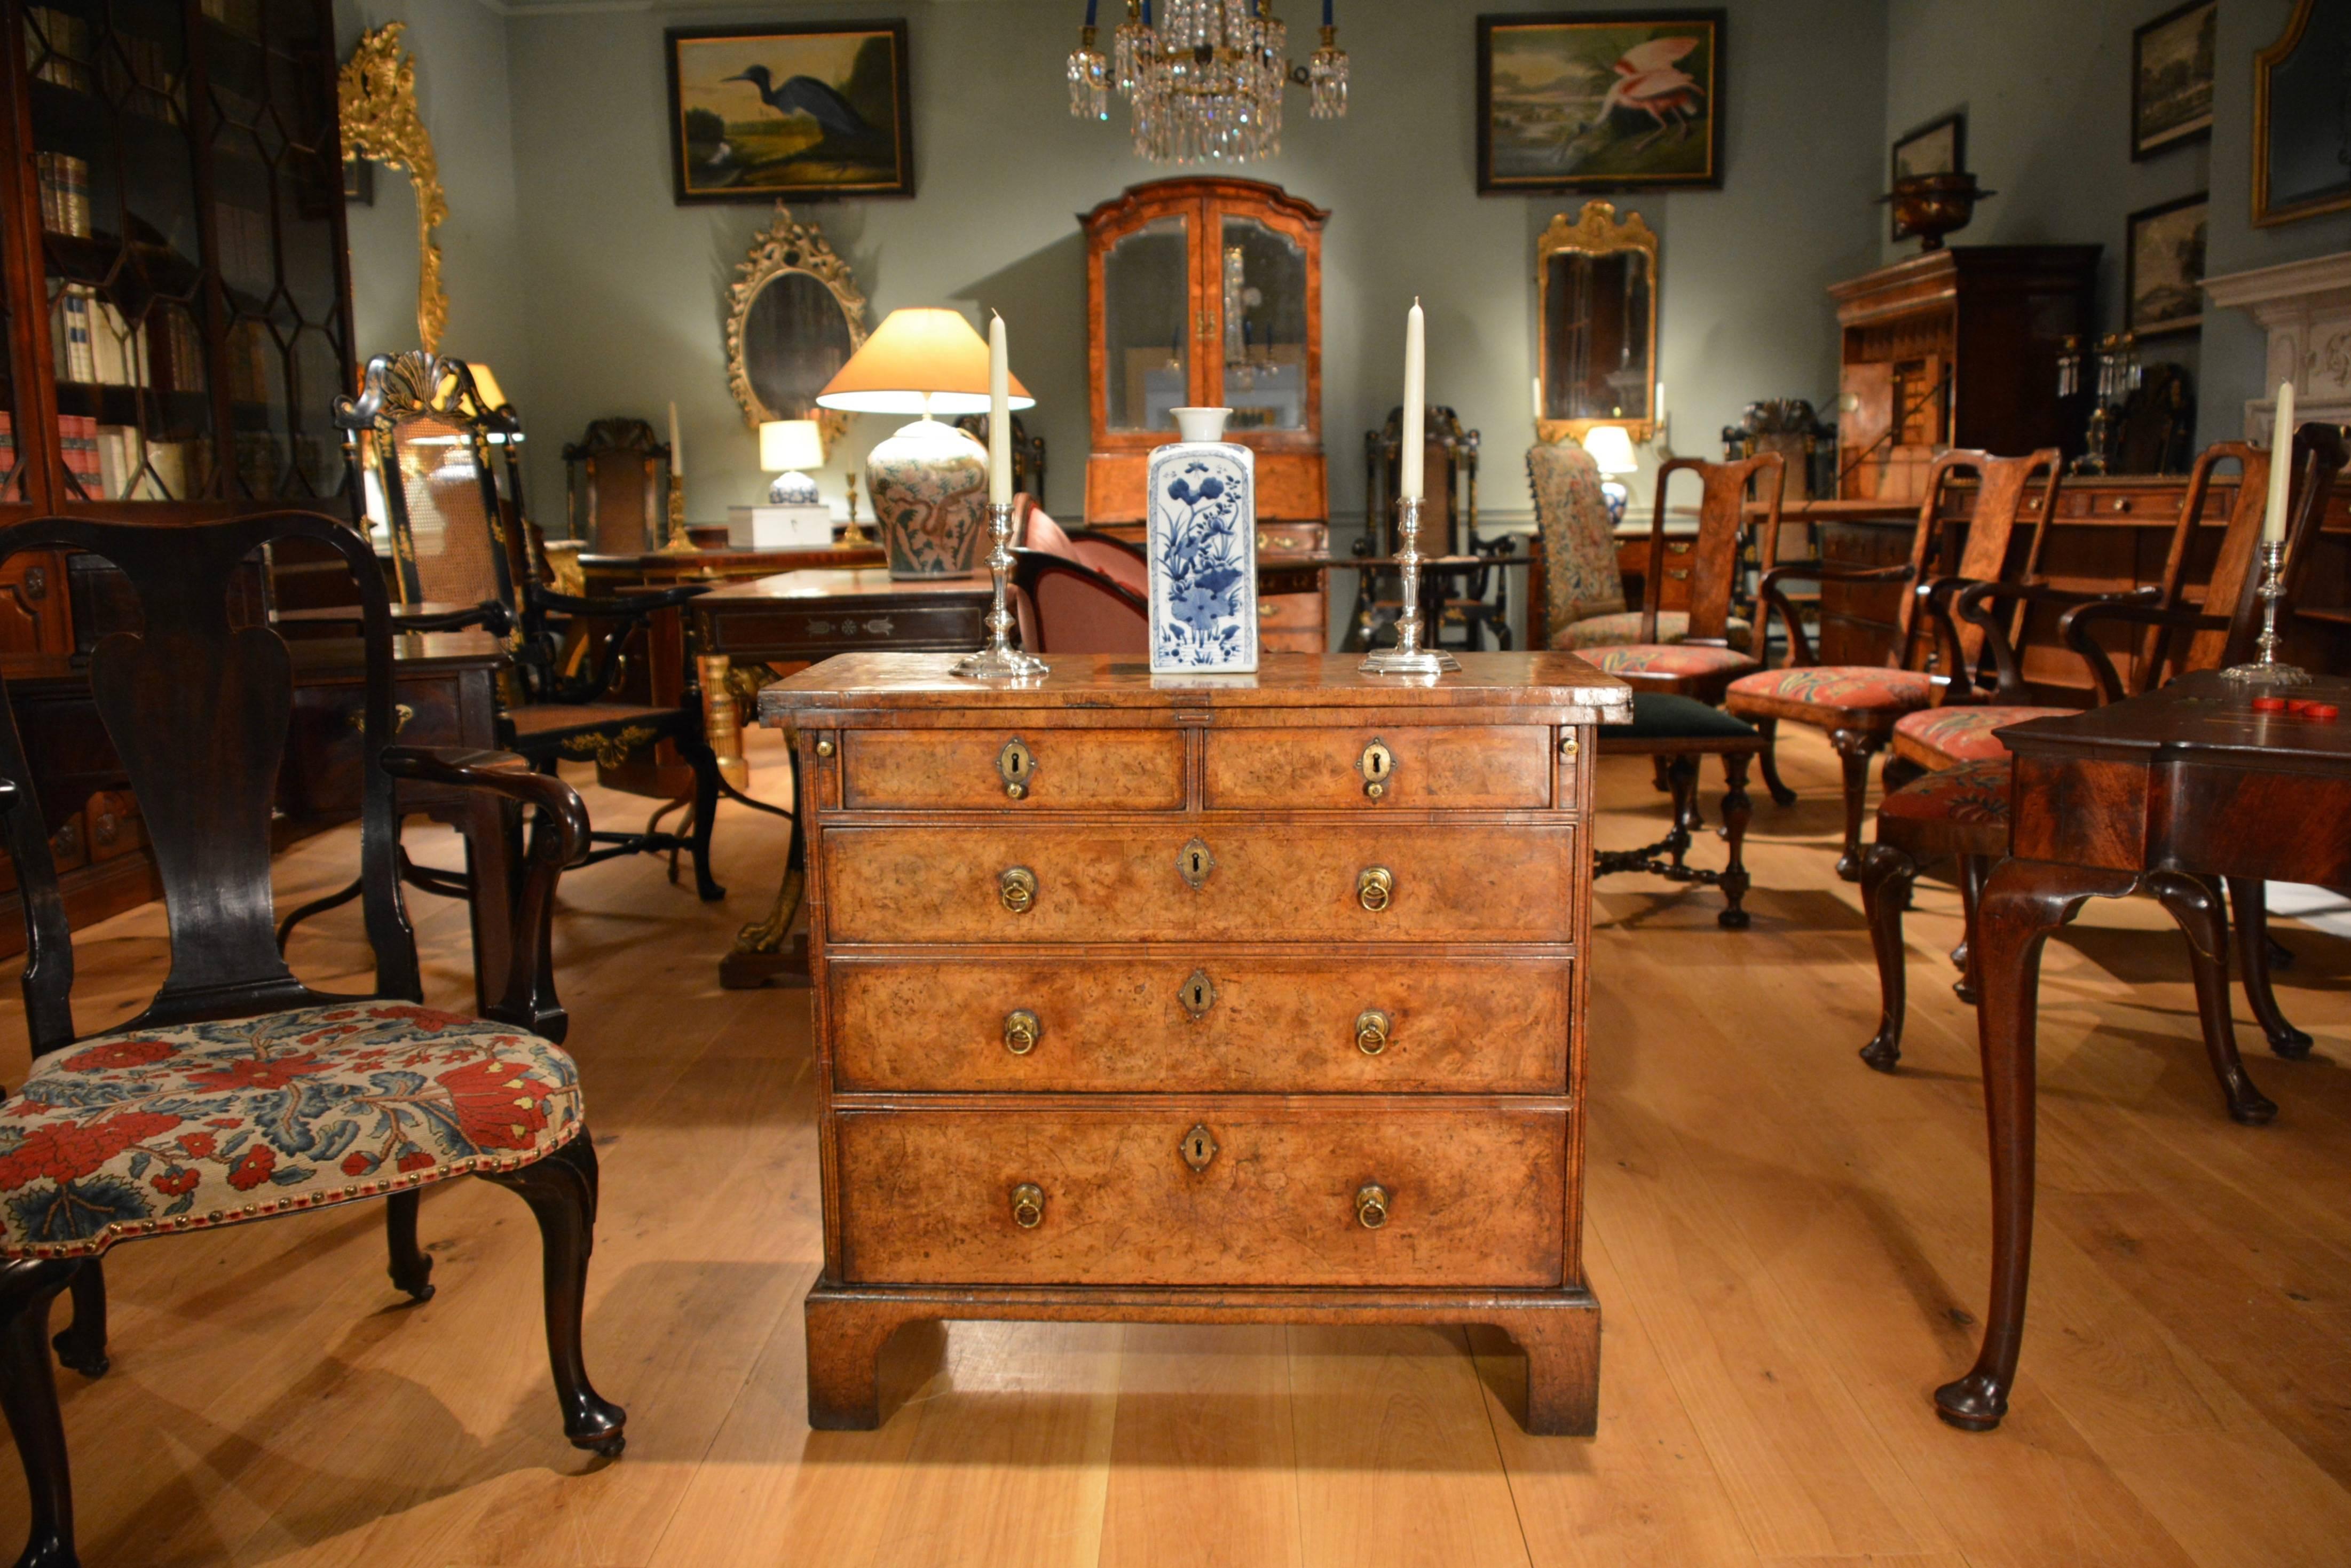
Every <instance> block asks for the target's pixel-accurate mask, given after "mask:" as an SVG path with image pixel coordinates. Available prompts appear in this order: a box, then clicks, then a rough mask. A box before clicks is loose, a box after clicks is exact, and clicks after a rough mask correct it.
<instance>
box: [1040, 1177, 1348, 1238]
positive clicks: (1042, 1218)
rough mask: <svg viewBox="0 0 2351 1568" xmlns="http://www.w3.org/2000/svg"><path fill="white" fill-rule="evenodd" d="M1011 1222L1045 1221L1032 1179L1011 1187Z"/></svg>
mask: <svg viewBox="0 0 2351 1568" xmlns="http://www.w3.org/2000/svg"><path fill="white" fill-rule="evenodd" d="M1373 1190H1374V1189H1372V1188H1368V1187H1367V1188H1365V1189H1364V1192H1370V1191H1373ZM1380 1200H1381V1202H1383V1203H1384V1202H1386V1201H1387V1195H1386V1194H1385V1193H1381V1194H1380ZM1363 1201H1364V1194H1363V1192H1359V1193H1357V1194H1355V1203H1356V1205H1357V1208H1358V1209H1359V1210H1360V1208H1361V1207H1362V1204H1363ZM1386 1212H1387V1211H1386V1210H1384V1209H1383V1210H1381V1216H1382V1220H1383V1222H1384V1220H1385V1216H1386ZM1012 1222H1013V1223H1014V1224H1015V1225H1018V1226H1019V1227H1020V1228H1021V1229H1022V1230H1023V1231H1034V1230H1035V1229H1036V1228H1037V1227H1038V1226H1040V1225H1041V1224H1043V1223H1044V1222H1045V1189H1043V1188H1041V1187H1040V1186H1038V1185H1037V1184H1036V1183H1035V1182H1033V1181H1024V1182H1022V1183H1021V1184H1020V1185H1019V1186H1018V1187H1016V1188H1014V1189H1012ZM1370 1223H1371V1221H1370V1220H1364V1224H1366V1225H1368V1224H1370Z"/></svg>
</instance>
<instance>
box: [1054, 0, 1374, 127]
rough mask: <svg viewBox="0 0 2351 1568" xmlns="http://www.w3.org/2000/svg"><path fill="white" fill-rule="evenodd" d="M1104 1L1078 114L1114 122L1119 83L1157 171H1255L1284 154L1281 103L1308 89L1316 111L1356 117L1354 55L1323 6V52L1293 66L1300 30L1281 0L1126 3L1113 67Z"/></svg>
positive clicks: (1082, 67)
mask: <svg viewBox="0 0 2351 1568" xmlns="http://www.w3.org/2000/svg"><path fill="white" fill-rule="evenodd" d="M1094 5H1095V0H1086V24H1085V26H1084V28H1083V30H1082V31H1081V32H1080V34H1079V35H1078V47H1077V48H1076V50H1075V51H1073V52H1072V53H1071V56H1070V112H1071V114H1073V115H1075V116H1077V117H1078V118H1079V119H1105V120H1106V119H1109V118H1110V89H1111V88H1112V86H1113V84H1114V85H1115V86H1116V87H1117V88H1118V90H1119V92H1120V94H1121V95H1122V96H1123V97H1124V98H1125V99H1127V102H1128V106H1129V108H1130V109H1131V110H1132V112H1133V115H1134V152H1135V156H1136V157H1138V158H1144V159H1148V160H1150V161H1152V162H1155V163H1192V162H1199V161H1205V160H1214V161H1218V162H1224V163H1246V162H1249V161H1251V160H1253V159H1258V158H1271V157H1274V156H1275V155H1277V154H1279V153H1280V151H1281V95H1282V89H1283V88H1286V87H1287V86H1289V85H1290V83H1292V82H1296V83H1298V84H1299V85H1300V86H1301V87H1303V88H1306V89H1307V112H1308V113H1309V114H1311V115H1312V116H1313V117H1314V118H1315V119H1339V118H1341V117H1342V116H1343V115H1344V114H1345V113H1346V112H1347V52H1346V51H1345V50H1344V49H1342V48H1341V47H1339V29H1338V28H1337V27H1335V26H1332V22H1331V0H1322V47H1320V48H1318V49H1316V50H1315V51H1314V53H1313V54H1312V55H1311V57H1308V59H1307V62H1306V64H1305V65H1303V66H1293V65H1291V64H1290V59H1289V50H1290V29H1289V28H1288V27H1286V26H1283V25H1282V24H1281V23H1280V21H1278V20H1277V19H1276V18H1275V17H1274V15H1273V0H1159V16H1158V17H1157V19H1156V20H1154V18H1153V16H1152V0H1126V20H1125V21H1124V22H1123V23H1121V24H1119V26H1118V30H1117V32H1116V33H1115V34H1114V35H1113V38H1112V43H1111V57H1110V58H1108V59H1105V58H1104V57H1102V51H1101V50H1100V49H1098V48H1096V47H1094Z"/></svg>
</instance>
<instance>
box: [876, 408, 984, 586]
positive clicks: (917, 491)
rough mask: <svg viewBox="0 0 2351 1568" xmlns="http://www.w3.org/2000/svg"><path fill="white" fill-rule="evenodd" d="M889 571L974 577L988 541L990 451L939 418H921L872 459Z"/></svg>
mask: <svg viewBox="0 0 2351 1568" xmlns="http://www.w3.org/2000/svg"><path fill="white" fill-rule="evenodd" d="M865 483H866V488H867V490H868V491H869V492H870V493H872V497H873V512H874V515H875V517H876V518H877V519H878V520H879V521H880V523H881V524H882V546H883V550H885V551H886V552H887V553H888V555H889V557H890V575H891V576H893V577H900V578H908V579H915V578H933V577H967V576H971V575H972V574H973V573H974V572H976V571H977V570H979V566H980V546H981V545H983V544H984V543H985V542H986V537H987V535H986V529H985V526H984V525H985V524H986V522H987V448H986V447H984V446H982V445H980V444H979V442H977V441H974V440H972V439H971V437H969V436H967V435H966V434H965V433H964V432H963V431H959V430H956V428H955V427H954V426H953V425H946V424H941V423H940V422H939V421H936V420H917V421H914V423H913V424H910V425H906V426H904V427H903V428H901V429H900V430H898V431H896V432H895V433H893V435H892V436H891V437H890V438H889V439H888V440H886V441H883V442H882V443H881V444H880V445H879V446H877V447H875V448H874V449H873V451H872V452H871V453H870V454H869V455H868V456H867V458H866V460H865Z"/></svg>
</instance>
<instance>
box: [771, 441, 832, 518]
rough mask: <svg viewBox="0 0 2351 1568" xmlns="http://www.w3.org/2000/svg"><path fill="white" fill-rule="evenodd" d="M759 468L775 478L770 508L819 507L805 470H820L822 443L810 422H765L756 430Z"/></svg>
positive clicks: (814, 486)
mask: <svg viewBox="0 0 2351 1568" xmlns="http://www.w3.org/2000/svg"><path fill="white" fill-rule="evenodd" d="M759 466H760V467H761V468H764V469H766V470H767V471H768V472H769V473H772V474H774V475H775V476H776V481H775V483H773V484H770V485H768V505H770V506H815V505H818V504H820V498H819V496H818V493H817V488H816V481H815V480H814V479H813V478H811V477H810V474H809V472H808V471H809V470H810V469H812V468H822V467H823V466H824V440H823V437H822V436H820V434H819V433H818V431H817V424H816V421H814V420H768V421H765V422H763V423H762V424H761V425H760V426H759Z"/></svg>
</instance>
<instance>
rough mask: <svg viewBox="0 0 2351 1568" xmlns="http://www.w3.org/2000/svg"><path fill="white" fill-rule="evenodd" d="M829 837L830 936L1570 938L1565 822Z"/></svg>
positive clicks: (829, 832) (873, 831) (858, 832)
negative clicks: (1493, 824)
mask: <svg viewBox="0 0 2351 1568" xmlns="http://www.w3.org/2000/svg"><path fill="white" fill-rule="evenodd" d="M1187 828H1191V829H1192V831H1187ZM822 838H823V848H822V853H823V857H824V861H823V865H824V893H823V897H824V900H825V905H826V909H825V940H826V941H827V943H828V944H839V943H858V942H1070V941H1084V942H1155V943H1166V942H1171V941H1209V940H1222V941H1268V942H1324V941H1334V940H1335V941H1413V942H1427V941H1495V942H1565V941H1571V940H1573V939H1574V932H1575V898H1576V883H1575V858H1576V847H1577V846H1576V841H1575V827H1574V826H1573V824H1570V823H1555V824H1545V825H1542V826H1453V825H1449V824H1435V825H1432V824H1429V823H1427V822H1426V821H1423V822H1405V821H1399V822H1396V823H1393V824H1384V823H1375V822H1361V823H1346V824H1332V825H1330V826H1316V825H1302V824H1295V823H1293V824H1287V825H1279V826H1266V825H1250V826H1232V827H1223V828H1220V827H1218V826H1216V825H1215V824H1213V823H1205V822H1203V823H1197V824H1186V823H1173V824H1166V825H1152V826H1143V825H1137V826H1133V827H1123V826H1107V827H1105V826H1075V825H1060V824H1055V825H1050V826H1049V825H1043V824H1039V825H1030V824H1020V825H1017V826H1003V827H981V828H965V827H912V826H910V827H831V826H828V827H826V828H824V829H823V830H822Z"/></svg>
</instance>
